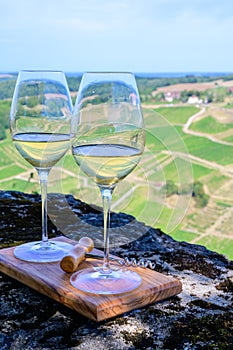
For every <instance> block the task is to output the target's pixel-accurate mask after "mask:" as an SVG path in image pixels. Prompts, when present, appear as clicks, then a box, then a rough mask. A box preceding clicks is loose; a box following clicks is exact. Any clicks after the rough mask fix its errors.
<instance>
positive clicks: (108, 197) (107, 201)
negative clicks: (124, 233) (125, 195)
mask: <svg viewBox="0 0 233 350" xmlns="http://www.w3.org/2000/svg"><path fill="white" fill-rule="evenodd" d="M100 191H101V195H102V202H103V215H104V262H103V270H104V272H108V271H109V272H110V262H109V229H110V209H111V202H112V189H106V188H105V189H100Z"/></svg>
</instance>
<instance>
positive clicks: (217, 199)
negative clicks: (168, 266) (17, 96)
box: [0, 79, 233, 259]
mask: <svg viewBox="0 0 233 350" xmlns="http://www.w3.org/2000/svg"><path fill="white" fill-rule="evenodd" d="M220 82H221V84H223V85H221V86H220ZM216 83H217V84H216ZM73 84H74V81H73ZM148 84H149V83H148ZM150 84H151V82H150ZM190 84H191V85H190ZM204 84H207V85H208V89H207V90H206V89H203V86H206V85H204ZM74 85H75V84H74ZM151 85H152V84H151ZM178 86H179V87H180V86H181V85H180V83H179V84H178V85H177V84H174V85H171V84H170V85H169V87H167V86H166V87H158V88H156V89H155V90H154V89H153V87H152V86H151V89H150V92H148V94H147V98H145V96H144V98H142V100H143V112H144V116H145V123H146V128H147V146H146V150H145V153H144V156H143V160H142V162H141V163H140V165H139V166H138V167H137V168H136V170H135V171H134V172H133V173H132V174H131V175H129V176H128V177H127V178H126V179H125V180H124V181H122V182H121V183H120V184H119V185H118V187H117V188H116V191H115V193H114V198H113V206H112V209H113V210H114V211H124V212H127V213H129V214H132V215H134V216H136V218H137V219H138V220H140V221H143V222H146V223H147V224H148V225H151V226H153V227H160V228H161V229H162V230H163V231H164V232H167V233H168V234H170V235H172V236H173V237H175V238H176V239H178V240H186V241H189V242H193V243H198V244H203V245H206V246H207V247H208V248H210V249H212V250H216V251H218V252H221V253H223V254H226V255H227V256H228V257H229V258H231V259H233V252H232V249H231V247H232V243H233V234H232V232H231V226H232V222H233V194H232V191H231V189H232V185H233V158H232V154H233V108H232V106H233V96H232V93H231V92H230V91H231V89H230V88H231V87H233V81H232V80H226V81H224V80H223V79H217V80H214V81H212V82H210V81H208V82H195V83H190V82H189V83H187V85H185V84H184V83H182V88H183V90H180V92H182V91H184V90H186V91H188V89H191V90H190V91H191V92H192V93H193V92H194V91H201V93H202V94H205V93H206V94H208V93H209V91H213V90H216V89H219V88H220V89H221V96H222V98H221V101H213V102H209V103H203V101H202V103H199V104H190V103H188V102H187V101H186V102H182V100H179V99H177V98H176V99H174V100H173V101H171V102H168V101H164V100H163V97H164V96H161V95H160V97H162V99H160V100H158V99H157V98H156V94H160V93H161V92H163V93H165V92H172V91H177V87H178ZM140 88H141V89H142V85H141V86H140ZM222 89H223V90H222ZM72 90H74V89H72ZM155 92H156V93H155ZM74 95H75V92H74ZM213 96H214V95H213ZM218 96H219V95H218ZM199 97H200V96H199ZM215 98H216V95H215ZM6 104H7V107H4V106H5V105H6ZM9 105H10V101H7V100H6V99H4V100H3V101H0V114H1V112H2V115H3V111H4V120H6V113H8V112H9V111H7V112H6V110H5V109H6V108H9ZM5 127H6V126H5V125H4V130H5V133H6V136H7V138H6V139H4V140H2V141H1V142H0V147H1V158H0V169H1V172H0V188H1V189H2V190H11V189H14V190H18V191H24V192H29V193H31V192H39V185H38V177H37V174H36V171H35V170H34V169H33V168H32V167H30V165H29V164H28V163H27V162H26V161H25V160H24V159H22V158H21V157H20V155H19V154H18V153H17V152H16V150H15V149H14V147H13V145H12V142H11V140H10V135H9V131H8V130H7V129H5ZM49 191H50V192H63V193H71V194H73V195H75V196H76V197H79V198H80V199H82V200H84V201H86V202H89V203H93V204H95V205H96V204H97V205H100V206H101V199H100V196H99V192H98V190H97V189H96V187H95V185H94V184H93V183H92V182H91V180H89V179H87V178H86V176H84V175H83V174H82V173H80V172H79V169H78V167H77V166H76V164H75V163H74V160H73V159H72V156H71V155H70V154H67V155H66V156H65V157H64V158H63V159H62V160H61V161H60V163H59V164H58V166H57V167H56V168H54V169H53V170H52V171H51V174H50V180H49Z"/></svg>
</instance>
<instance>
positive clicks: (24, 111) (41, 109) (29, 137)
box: [10, 71, 72, 262]
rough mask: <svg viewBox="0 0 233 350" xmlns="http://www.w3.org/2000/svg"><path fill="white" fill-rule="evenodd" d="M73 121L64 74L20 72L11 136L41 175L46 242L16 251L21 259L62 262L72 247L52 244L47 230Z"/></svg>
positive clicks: (16, 87) (43, 237)
mask: <svg viewBox="0 0 233 350" xmlns="http://www.w3.org/2000/svg"><path fill="white" fill-rule="evenodd" d="M71 120H72V102H71V97H70V93H69V90H68V86H67V82H66V78H65V75H64V73H63V72H55V71H21V72H19V75H18V79H17V82H16V86H15V91H14V95H13V100H12V105H11V111H10V127H11V134H12V139H13V142H14V144H15V147H16V149H17V150H18V151H19V153H20V154H21V155H22V156H23V157H24V158H25V159H26V160H27V161H28V162H29V163H30V164H31V165H32V166H34V167H35V168H36V170H37V172H38V175H39V179H40V186H41V200H42V241H41V242H29V243H25V244H23V245H20V246H18V247H16V248H15V250H14V254H15V256H16V257H17V258H19V259H22V260H26V261H32V262H54V261H59V260H60V259H61V258H62V257H63V256H64V254H65V253H66V252H67V251H68V250H69V249H70V247H71V246H70V245H69V244H67V243H61V242H59V243H58V242H56V243H55V242H51V241H49V240H48V230H47V182H48V175H49V171H50V170H51V168H52V167H53V166H54V165H55V164H56V163H57V162H58V161H59V159H60V158H61V157H62V156H64V154H65V153H66V152H67V150H68V149H69V147H70V141H71Z"/></svg>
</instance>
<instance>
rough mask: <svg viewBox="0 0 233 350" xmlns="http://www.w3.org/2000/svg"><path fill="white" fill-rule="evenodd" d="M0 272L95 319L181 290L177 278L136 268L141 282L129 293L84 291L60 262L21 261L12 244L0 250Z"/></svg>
mask: <svg viewBox="0 0 233 350" xmlns="http://www.w3.org/2000/svg"><path fill="white" fill-rule="evenodd" d="M56 240H57V239H56ZM58 240H61V241H63V242H64V241H65V242H69V243H71V244H75V243H76V242H74V241H71V240H69V239H68V238H65V237H59V238H58ZM93 253H98V250H97V249H95V248H94V250H93ZM99 264H100V262H98V261H96V260H94V259H93V260H91V259H87V260H85V261H84V262H83V263H82V264H81V265H80V269H81V268H86V267H92V266H98V265H99ZM0 271H1V272H3V273H5V274H7V275H9V276H10V277H12V278H14V279H16V280H18V281H20V282H21V283H24V284H25V285H27V286H29V287H31V288H33V289H35V290H36V291H38V292H39V293H42V294H44V295H46V296H48V297H50V298H52V299H54V300H56V301H58V302H60V303H62V304H64V305H66V306H68V307H70V308H71V309H73V310H76V311H77V312H79V313H80V314H82V315H84V316H86V317H88V318H90V319H92V320H95V321H101V320H104V319H108V318H111V317H114V316H117V315H120V314H122V313H124V312H127V311H130V310H133V309H137V308H141V307H143V306H145V305H148V304H151V303H154V302H156V301H158V300H163V299H166V298H169V297H171V296H174V295H176V294H178V293H180V292H181V290H182V285H181V282H180V281H179V280H177V279H176V278H173V277H171V276H166V275H163V274H161V273H159V272H156V271H154V270H150V269H143V268H137V273H138V274H139V275H140V276H141V278H142V284H141V285H140V286H139V287H138V288H137V289H135V290H133V291H131V292H127V293H122V294H114V295H97V294H91V293H84V292H82V291H79V290H78V289H76V288H74V287H73V286H72V285H71V284H70V275H69V274H67V273H65V272H64V271H63V270H62V269H61V268H60V265H59V262H57V263H29V262H26V261H22V260H19V259H17V258H15V256H14V247H11V248H4V249H1V250H0Z"/></svg>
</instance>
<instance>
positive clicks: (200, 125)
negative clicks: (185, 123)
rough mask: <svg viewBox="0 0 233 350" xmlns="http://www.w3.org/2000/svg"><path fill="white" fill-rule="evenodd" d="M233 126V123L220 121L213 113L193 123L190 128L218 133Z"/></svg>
mask: <svg viewBox="0 0 233 350" xmlns="http://www.w3.org/2000/svg"><path fill="white" fill-rule="evenodd" d="M230 128H233V124H232V123H228V124H226V123H219V122H218V121H217V120H216V119H215V118H213V117H212V116H211V115H209V116H207V117H205V118H203V119H201V120H198V121H197V122H194V123H192V125H191V127H190V129H191V130H194V131H199V132H203V133H207V134H217V133H219V132H224V131H226V130H229V129H230Z"/></svg>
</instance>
